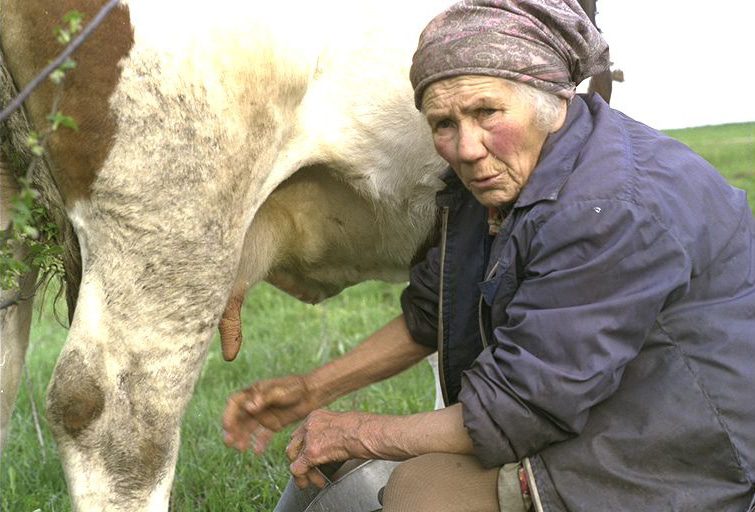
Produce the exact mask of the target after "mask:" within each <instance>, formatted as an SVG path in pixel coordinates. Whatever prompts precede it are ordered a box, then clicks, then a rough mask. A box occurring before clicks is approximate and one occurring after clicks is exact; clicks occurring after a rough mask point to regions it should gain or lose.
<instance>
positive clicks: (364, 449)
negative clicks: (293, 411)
mask: <svg viewBox="0 0 755 512" xmlns="http://www.w3.org/2000/svg"><path fill="white" fill-rule="evenodd" d="M379 427H380V421H379V417H378V416H375V415H372V414H367V413H361V412H345V413H337V412H331V411H326V410H322V409H319V410H316V411H314V412H312V413H311V414H310V415H309V416H307V418H306V419H305V420H304V421H303V422H302V424H301V425H300V426H299V428H297V429H296V430H295V431H294V433H293V434H292V435H291V442H290V443H289V444H288V446H287V447H286V456H287V457H288V460H289V461H290V462H291V465H290V470H291V475H292V476H293V478H294V481H295V482H296V485H297V486H299V487H300V488H303V487H306V486H308V485H316V486H317V487H323V486H324V485H325V484H326V481H325V478H324V477H323V475H322V473H320V471H319V470H318V469H317V466H320V465H322V464H326V463H329V462H335V461H345V460H347V459H354V458H356V459H369V458H374V457H376V456H378V453H377V451H376V450H375V449H374V446H375V444H376V441H377V439H378V438H379Z"/></svg>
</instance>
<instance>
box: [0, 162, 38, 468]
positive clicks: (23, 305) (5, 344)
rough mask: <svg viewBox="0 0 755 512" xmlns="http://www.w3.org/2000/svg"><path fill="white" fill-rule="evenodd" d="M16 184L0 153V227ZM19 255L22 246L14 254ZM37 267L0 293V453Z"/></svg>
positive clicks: (23, 347) (6, 218) (24, 345)
mask: <svg viewBox="0 0 755 512" xmlns="http://www.w3.org/2000/svg"><path fill="white" fill-rule="evenodd" d="M17 193H18V185H17V183H16V180H15V179H14V177H13V175H12V174H11V172H10V169H9V168H8V166H6V165H4V164H3V160H2V157H0V228H2V229H3V230H5V229H7V228H8V227H9V225H10V220H11V200H12V198H13V196H14V195H16V194H17ZM14 257H16V258H23V257H24V254H23V251H22V250H20V249H19V250H17V251H16V252H15V254H14ZM36 281H37V271H36V270H32V271H31V272H29V273H27V274H26V275H24V276H23V277H22V278H21V280H20V282H19V288H18V289H14V290H3V291H2V293H0V304H2V305H4V306H5V307H3V308H2V309H0V455H1V454H2V449H3V446H4V444H5V440H6V438H7V436H8V429H9V426H10V417H11V414H12V412H13V406H14V404H15V402H16V396H17V394H18V386H19V383H20V381H21V371H22V369H23V366H24V358H25V356H26V349H27V346H28V344H29V328H30V326H31V317H32V305H33V299H32V296H33V293H34V285H35V283H36Z"/></svg>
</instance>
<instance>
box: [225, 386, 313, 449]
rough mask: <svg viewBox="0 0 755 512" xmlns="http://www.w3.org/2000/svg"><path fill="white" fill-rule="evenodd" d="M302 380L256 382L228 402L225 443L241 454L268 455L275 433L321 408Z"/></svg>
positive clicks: (234, 395) (232, 396)
mask: <svg viewBox="0 0 755 512" xmlns="http://www.w3.org/2000/svg"><path fill="white" fill-rule="evenodd" d="M314 395H315V393H313V391H312V390H311V389H310V388H309V386H308V384H307V380H306V378H305V377H302V376H298V375H295V376H290V377H283V378H279V379H271V380H264V381H260V382H256V383H255V384H253V385H252V386H251V387H249V388H247V389H245V390H243V391H239V392H237V393H234V394H233V395H231V396H230V397H229V398H228V403H227V404H226V408H225V413H224V414H223V430H224V432H225V433H224V442H225V444H226V445H227V446H229V447H231V448H235V449H237V450H239V451H246V450H248V449H249V448H252V450H253V451H254V452H255V453H257V454H260V453H262V452H264V451H265V449H266V448H267V446H268V445H269V444H270V441H271V440H272V438H273V435H274V433H275V432H278V431H279V430H281V429H282V428H284V427H285V426H286V425H289V424H291V423H293V422H294V421H297V420H300V419H302V418H304V417H306V416H307V415H308V414H309V413H310V412H311V411H313V410H314V409H316V408H317V407H318V405H319V404H318V402H317V399H316V398H315V396H314Z"/></svg>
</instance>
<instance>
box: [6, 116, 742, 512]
mask: <svg viewBox="0 0 755 512" xmlns="http://www.w3.org/2000/svg"><path fill="white" fill-rule="evenodd" d="M668 133H669V134H670V135H671V136H673V137H675V138H678V139H679V140H681V141H682V142H684V143H685V144H687V145H689V146H690V147H692V148H693V149H694V150H696V151H697V152H698V153H700V154H701V155H702V156H703V157H705V158H706V159H707V160H708V161H710V162H711V163H712V164H713V165H714V166H715V167H716V168H717V169H719V170H720V171H721V173H722V174H723V175H724V176H725V177H726V178H727V179H728V180H729V181H730V182H731V183H733V184H735V185H736V186H738V187H740V188H742V189H744V190H746V191H747V192H748V196H749V199H750V204H751V205H752V206H753V207H754V208H755V123H747V124H736V125H724V126H714V127H702V128H693V129H688V130H675V131H670V132H668ZM400 290H401V286H399V285H387V284H382V283H374V282H372V283H364V284H362V285H360V286H357V287H354V288H351V289H349V290H347V291H346V292H344V293H342V294H341V295H339V296H338V297H335V298H333V299H331V300H329V301H327V302H326V303H325V304H323V305H320V306H316V307H312V306H308V305H305V304H301V303H299V302H297V301H295V300H293V299H291V298H289V297H288V296H286V295H284V294H282V293H280V292H278V291H277V290H275V289H273V288H271V287H270V286H267V285H262V286H259V287H257V288H255V289H254V290H253V291H252V292H251V293H250V295H249V297H248V300H247V302H246V304H245V306H244V315H243V318H244V335H245V341H244V345H243V346H242V351H241V354H240V355H239V357H238V359H237V360H236V361H235V362H233V363H226V362H224V361H223V359H222V357H221V354H220V350H219V342H218V341H217V340H215V342H214V343H213V347H212V350H211V351H210V354H209V357H208V360H207V364H206V365H205V368H204V371H203V372H202V375H201V377H200V379H199V382H198V384H197V389H196V393H195V395H194V397H193V399H192V401H191V403H190V404H189V407H188V409H187V411H186V416H185V420H184V423H183V428H182V443H181V452H180V455H179V460H178V467H177V469H176V479H175V484H174V490H173V503H174V509H175V510H178V511H193V510H197V511H204V510H208V511H216V510H219V511H226V510H234V511H235V510H238V511H267V510H272V508H273V506H274V503H275V501H276V500H277V497H278V494H279V493H280V490H281V489H282V487H283V486H284V485H285V482H286V481H287V479H288V474H287V463H286V461H285V457H284V456H283V449H284V447H285V445H286V443H287V442H288V438H287V432H284V433H281V434H280V435H278V437H277V438H276V440H275V441H274V443H273V445H272V446H271V448H270V449H269V450H268V453H267V454H266V455H264V456H263V457H255V456H252V455H249V454H239V453H237V452H235V451H232V450H230V449H227V448H226V447H225V446H224V445H223V443H222V440H221V426H220V415H221V413H222V410H223V408H224V406H225V400H226V397H227V396H228V394H230V393H231V392H233V391H235V390H237V389H240V388H243V387H246V386H248V385H249V384H250V383H251V382H252V381H254V380H257V379H264V378H268V377H272V376H277V375H285V374H288V373H294V372H305V371H307V370H309V369H311V368H313V367H315V366H317V365H319V364H321V363H323V362H325V361H327V360H329V359H330V358H332V357H335V356H337V355H339V354H341V353H343V352H344V351H346V350H348V348H349V347H352V346H353V345H355V344H356V343H358V342H359V340H361V339H362V338H363V337H364V336H366V335H368V334H369V333H371V332H372V331H373V330H375V329H376V328H378V327H379V326H381V325H382V324H383V323H385V322H387V321H388V320H389V319H391V318H393V317H394V316H395V315H397V314H398V312H399V306H398V296H399V293H400ZM61 313H62V316H65V314H64V312H61ZM65 335H66V331H65V329H64V328H62V327H61V326H60V325H58V324H56V322H55V320H54V319H53V315H52V312H51V308H50V305H49V303H48V304H47V305H46V306H45V307H44V308H43V312H42V313H41V317H40V318H39V319H37V318H35V323H34V326H33V329H32V336H31V343H30V347H29V353H28V358H27V361H28V366H29V367H30V368H31V371H30V383H31V387H32V389H33V399H34V401H35V402H36V404H37V407H38V408H39V409H40V410H41V409H42V407H43V404H44V393H45V388H46V386H47V381H48V380H49V378H50V374H51V373H52V368H53V365H54V363H55V359H56V358H57V354H58V352H59V351H60V349H61V347H62V344H63V341H64V340H65ZM31 399H32V397H31V396H30V393H29V387H28V386H27V385H26V384H22V387H21V391H20V394H19V399H18V402H17V407H16V413H15V416H14V418H13V421H12V427H11V429H12V430H11V435H10V438H9V440H8V445H7V447H6V453H5V456H4V458H3V460H2V461H0V464H1V466H0V510H2V511H7V512H32V511H35V510H37V509H40V510H42V511H45V512H47V511H69V510H70V509H71V507H70V503H69V501H68V497H67V495H66V488H65V481H64V480H63V472H62V469H61V466H60V462H59V459H58V458H57V454H56V452H55V449H54V444H53V441H52V438H51V436H50V433H49V430H48V429H47V426H46V424H45V420H44V418H42V419H41V423H42V427H43V434H44V442H45V446H44V448H41V447H40V445H39V442H38V441H37V437H36V434H35V429H34V422H33V419H32V412H31V411H32V409H31ZM433 401H434V386H433V381H432V375H431V372H430V370H429V367H428V366H427V365H424V364H422V365H419V366H418V367H416V368H414V369H413V370H411V371H409V372H406V373H404V374H402V375H400V376H399V377H397V378H395V379H392V380H390V381H386V382H384V383H381V384H379V385H377V386H374V387H372V388H369V389H365V390H362V391H359V392H357V393H354V394H353V395H351V396H348V397H345V398H343V399H341V400H340V401H339V402H337V403H336V404H334V406H333V407H334V408H336V409H341V410H345V409H362V410H370V411H376V412H384V413H397V414H402V413H411V412H415V411H420V410H429V409H430V408H432V405H433Z"/></svg>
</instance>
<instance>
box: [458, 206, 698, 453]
mask: <svg viewBox="0 0 755 512" xmlns="http://www.w3.org/2000/svg"><path fill="white" fill-rule="evenodd" d="M530 232H531V234H527V229H526V228H525V229H524V230H522V235H521V237H522V238H524V239H523V240H522V239H520V240H514V243H517V244H518V245H519V247H522V249H520V256H521V261H520V265H521V267H522V268H521V271H522V273H521V278H520V280H519V285H518V287H517V288H516V291H515V292H514V294H513V297H512V299H511V301H510V302H509V304H508V306H506V308H505V312H506V314H505V315H503V316H504V317H505V321H503V322H502V324H500V325H497V326H494V336H495V340H494V342H493V343H492V344H491V346H490V347H488V349H487V350H484V351H483V352H482V353H481V354H480V356H479V357H478V358H477V360H476V361H475V363H474V364H473V365H472V367H471V368H470V369H469V370H467V371H466V372H465V373H464V375H463V377H462V390H461V393H460V395H459V399H460V401H461V403H462V404H463V413H464V422H465V426H466V427H467V430H468V432H469V434H470V436H471V437H472V439H473V441H474V445H475V449H476V453H477V455H478V457H479V458H480V460H481V461H482V462H483V464H485V465H486V466H489V467H492V466H497V465H501V464H505V463H508V462H512V461H513V460H519V459H521V458H523V457H526V456H529V455H532V454H534V453H537V452H538V451H540V450H541V449H543V448H544V447H546V446H548V445H549V444H551V443H556V442H559V441H562V440H565V439H568V438H569V437H572V436H575V435H578V434H579V433H580V432H581V431H582V429H583V427H584V425H585V423H586V422H587V418H588V415H589V414H590V408H591V407H593V406H594V405H596V404H598V403H600V402H601V401H602V400H605V399H606V398H608V397H610V396H611V394H613V393H614V391H615V390H616V389H617V387H618V386H619V383H620V381H621V377H622V374H623V371H624V368H625V366H626V365H627V364H628V363H629V362H630V361H632V359H633V358H634V357H635V356H636V355H637V354H638V352H639V351H640V349H641V348H642V345H643V342H644V340H645V338H646V336H647V334H648V333H649V331H650V329H651V328H652V327H653V325H654V323H655V322H656V318H657V316H658V314H659V312H660V311H661V309H662V308H663V306H664V303H665V302H666V301H667V300H669V297H670V296H671V295H672V294H673V293H684V290H685V286H686V283H687V282H688V280H689V276H690V272H691V270H690V268H691V265H690V262H689V258H688V257H687V254H686V252H685V250H684V248H683V247H682V245H681V244H680V243H679V241H677V239H676V238H674V236H673V235H672V234H671V233H670V232H669V230H668V229H666V227H665V226H662V225H660V224H659V223H658V222H657V221H656V220H655V219H654V218H653V217H652V215H651V214H650V213H649V212H647V211H644V210H643V209H641V208H639V207H637V206H636V205H634V204H631V203H627V202H623V201H618V200H605V201H595V202H590V203H582V204H576V205H571V206H568V207H566V208H564V209H561V210H559V211H558V212H557V213H556V214H554V215H552V216H550V217H549V218H547V219H546V220H543V221H539V222H532V228H531V230H530ZM494 321H495V319H494Z"/></svg>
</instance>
